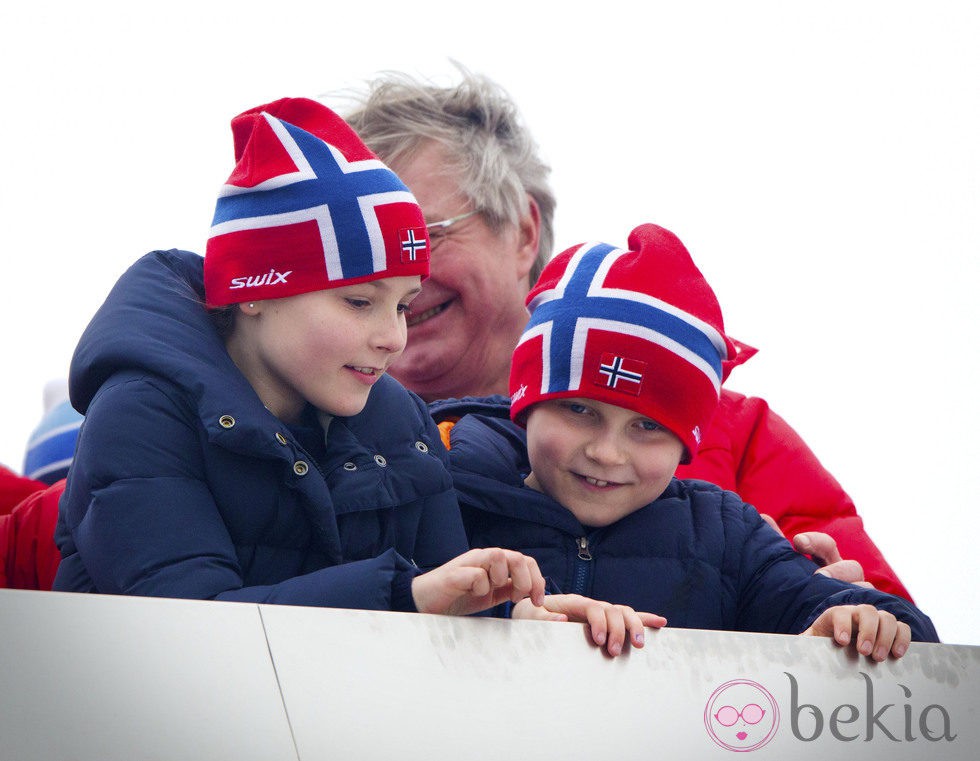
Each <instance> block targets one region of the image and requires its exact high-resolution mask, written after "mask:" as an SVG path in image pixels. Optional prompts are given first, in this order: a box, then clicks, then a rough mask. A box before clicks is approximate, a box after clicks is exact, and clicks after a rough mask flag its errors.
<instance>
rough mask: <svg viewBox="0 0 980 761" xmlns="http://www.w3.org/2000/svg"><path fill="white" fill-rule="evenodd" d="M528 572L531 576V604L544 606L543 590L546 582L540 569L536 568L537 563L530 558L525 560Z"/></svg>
mask: <svg viewBox="0 0 980 761" xmlns="http://www.w3.org/2000/svg"><path fill="white" fill-rule="evenodd" d="M527 567H528V572H529V573H530V574H531V592H530V597H531V602H532V603H534V604H535V605H544V590H545V586H547V582H545V580H544V575H543V574H542V573H541V569H540V568H538V561H537V560H535V559H534V558H532V557H528V558H527Z"/></svg>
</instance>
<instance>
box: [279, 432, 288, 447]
mask: <svg viewBox="0 0 980 761" xmlns="http://www.w3.org/2000/svg"><path fill="white" fill-rule="evenodd" d="M276 441H278V442H279V443H280V444H282V445H283V446H286V444H288V443H289V441H288V440H287V439H286V437H285V436H283V435H282V433H280V432H279V431H276Z"/></svg>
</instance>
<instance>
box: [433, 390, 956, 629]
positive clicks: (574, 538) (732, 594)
mask: <svg viewBox="0 0 980 761" xmlns="http://www.w3.org/2000/svg"><path fill="white" fill-rule="evenodd" d="M507 410H508V400H507V399H506V398H504V397H491V398H487V399H467V400H445V401H442V402H438V403H435V404H434V405H432V406H431V411H432V413H433V415H434V416H435V417H436V419H437V420H442V419H447V418H454V417H457V416H458V417H460V419H459V421H458V422H457V423H456V424H455V426H453V428H452V431H451V434H450V443H451V447H450V465H451V468H450V469H451V471H452V474H453V481H454V483H455V486H456V489H457V492H458V494H459V500H460V507H461V509H462V512H463V520H464V523H465V525H466V529H467V533H468V534H469V538H470V542H471V543H472V544H473V546H500V547H507V548H510V549H515V550H520V551H522V552H524V553H526V554H528V555H531V556H533V557H534V558H535V559H536V560H537V561H538V565H539V566H540V568H541V572H542V573H543V574H544V575H545V576H546V577H547V578H548V579H549V580H550V581H551V582H552V584H553V585H555V586H557V587H558V588H559V589H560V590H561V591H563V592H568V593H577V594H583V595H586V596H589V597H593V598H596V599H599V600H606V601H608V602H613V603H619V604H625V605H630V606H631V607H633V608H634V609H636V610H643V611H648V612H651V613H659V614H661V615H663V616H666V618H667V620H668V622H669V624H670V625H671V626H674V627H684V628H697V629H725V630H734V631H756V632H772V633H782V634H798V633H800V632H802V631H803V630H804V629H806V628H807V627H808V626H809V625H810V624H811V623H812V622H813V620H814V619H816V617H817V616H818V615H819V614H820V613H821V612H823V611H824V610H825V609H827V608H829V607H831V606H833V605H845V604H860V603H870V604H872V605H875V606H876V607H878V608H879V609H884V610H888V611H890V612H891V613H893V614H894V615H895V616H896V617H897V618H899V619H900V620H902V621H905V622H906V623H907V624H909V626H910V627H911V629H912V636H913V639H916V640H924V641H938V637H937V635H936V631H935V629H934V628H933V625H932V622H931V621H930V620H929V618H928V617H927V616H926V615H925V614H923V613H922V612H921V611H920V610H918V608H916V607H915V606H913V605H912V604H911V603H909V602H907V601H906V600H903V599H901V598H898V597H895V596H893V595H889V594H885V593H883V592H878V591H876V590H873V589H866V588H863V587H857V586H853V585H851V584H847V583H844V582H841V581H837V580H836V579H830V578H827V577H826V576H823V575H821V574H816V575H815V574H814V573H813V572H814V571H815V570H816V566H815V565H814V564H813V563H812V562H811V561H809V560H808V559H807V558H805V557H804V556H802V555H800V554H798V553H797V552H795V551H794V550H793V548H792V547H791V545H790V544H789V542H788V541H786V540H785V539H783V538H782V537H781V536H779V535H778V534H777V533H776V532H775V531H773V530H772V528H770V527H769V525H768V524H766V523H765V522H764V521H763V520H762V519H761V518H760V517H759V514H758V513H757V512H756V510H755V508H753V507H752V506H750V505H747V504H745V503H744V502H742V500H741V499H739V497H738V495H737V494H734V493H732V492H728V491H723V490H722V489H720V488H718V487H717V486H714V485H712V484H709V483H707V482H704V481H693V480H692V481H681V480H678V479H676V478H675V479H673V480H672V481H671V483H670V484H669V486H668V487H667V489H666V491H665V492H664V493H663V494H662V495H661V496H660V497H659V498H658V499H657V500H655V501H654V502H652V503H651V504H649V505H646V506H645V507H642V508H640V509H639V510H637V511H636V512H634V513H631V514H629V515H627V516H626V517H624V518H622V519H620V520H619V521H617V522H615V523H613V524H611V525H609V526H606V527H603V528H588V527H586V526H583V525H582V524H581V523H580V522H579V521H578V519H576V518H575V516H574V515H573V514H572V513H571V512H570V511H569V510H567V509H565V508H564V507H562V506H561V505H560V504H558V503H557V502H555V501H554V500H553V499H551V498H550V497H548V496H547V495H545V494H542V493H540V492H537V491H535V490H533V489H530V488H528V487H527V486H525V485H524V478H525V477H526V476H527V474H528V472H529V470H530V466H529V464H528V459H527V444H526V434H525V431H524V430H523V429H522V428H520V427H518V426H516V425H514V424H513V423H512V422H511V421H510V420H509V419H508V417H507Z"/></svg>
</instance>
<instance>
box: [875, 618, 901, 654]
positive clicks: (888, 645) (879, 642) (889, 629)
mask: <svg viewBox="0 0 980 761" xmlns="http://www.w3.org/2000/svg"><path fill="white" fill-rule="evenodd" d="M896 634H898V619H897V618H895V616H893V615H892V614H891V613H888V612H886V611H883V610H879V611H878V633H877V635H876V636H875V642H874V649H873V650H872V651H871V657H872V658H873V659H874V660H876V661H879V662H880V661H883V660H885V659H886V658H887V657H888V653H890V652H891V649H892V642H894V641H895V635H896Z"/></svg>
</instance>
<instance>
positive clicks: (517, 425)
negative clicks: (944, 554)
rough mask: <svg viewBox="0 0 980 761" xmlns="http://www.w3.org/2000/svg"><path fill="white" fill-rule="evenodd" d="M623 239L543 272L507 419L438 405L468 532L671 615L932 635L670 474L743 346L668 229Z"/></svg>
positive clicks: (867, 635)
mask: <svg viewBox="0 0 980 761" xmlns="http://www.w3.org/2000/svg"><path fill="white" fill-rule="evenodd" d="M629 248H630V250H628V251H624V250H621V249H616V248H614V247H613V246H609V245H607V244H584V245H581V246H577V247H574V248H572V249H569V250H568V251H566V252H564V253H563V254H561V255H559V256H558V257H556V258H555V259H553V260H552V261H551V262H550V263H549V264H548V266H547V267H546V268H545V270H544V272H543V273H542V275H541V278H540V279H539V280H538V283H537V285H536V286H535V287H534V288H533V289H532V290H531V292H530V294H529V295H528V301H527V305H528V309H529V311H530V312H531V319H530V321H529V323H528V325H527V327H526V329H525V331H524V334H523V335H522V337H521V340H520V342H519V344H518V346H517V348H516V350H515V352H514V357H513V362H512V366H511V378H510V391H511V399H510V404H509V419H508V415H507V413H508V404H507V400H506V399H505V398H503V397H496V398H487V399H482V400H473V399H470V400H459V401H455V400H450V401H448V402H443V403H440V404H437V405H435V406H434V407H433V413H434V414H436V415H437V416H439V415H454V414H455V415H460V414H462V417H461V419H460V420H459V422H457V423H456V425H455V426H454V427H453V428H452V430H451V434H450V443H451V448H450V460H451V465H452V472H453V480H454V483H455V487H456V489H457V492H458V494H459V496H460V502H461V505H462V507H463V511H464V520H465V522H466V527H467V531H468V534H469V537H470V541H471V543H472V545H473V546H500V547H509V548H512V549H517V550H520V551H522V552H524V553H527V554H529V555H532V556H533V557H534V558H535V559H536V560H537V561H538V564H539V566H540V568H541V570H542V572H543V573H544V575H545V576H546V577H549V578H550V580H551V581H552V582H553V583H554V584H556V585H557V586H558V587H559V588H560V589H561V591H562V592H563V593H571V594H572V595H586V596H588V597H591V598H595V599H598V600H606V601H609V602H610V603H617V604H624V605H629V606H632V607H633V608H635V609H636V610H638V611H653V612H655V613H659V614H663V615H664V616H666V617H667V619H668V620H669V621H670V622H671V623H672V624H673V625H675V626H682V627H691V628H702V629H730V630H740V631H760V632H774V633H786V634H801V633H802V634H809V635H819V636H833V638H834V640H835V642H837V643H839V644H841V645H847V644H849V643H850V642H851V641H852V640H853V641H855V642H856V646H857V649H858V651H859V652H860V653H862V654H864V655H866V656H869V657H871V658H873V659H875V660H879V661H880V660H884V659H885V658H887V657H888V656H889V654H891V655H892V656H893V657H901V656H902V655H903V654H904V653H905V652H906V650H907V648H908V644H909V642H910V640H912V639H916V640H927V641H937V639H938V638H937V635H936V631H935V629H934V628H933V626H932V623H931V621H930V620H929V618H928V617H927V616H925V615H924V614H923V613H922V612H921V611H919V610H918V609H917V608H915V607H914V606H913V605H911V604H910V603H908V602H907V601H905V600H902V599H900V598H898V597H894V596H892V595H888V594H885V593H883V592H879V591H876V590H874V589H867V588H863V587H858V586H853V585H850V584H847V583H844V582H841V581H838V580H836V579H831V578H828V577H826V576H823V575H820V574H816V575H814V573H813V571H814V570H815V568H816V566H815V565H814V564H813V563H811V562H810V561H809V560H808V559H807V558H805V557H804V556H802V555H799V554H798V553H796V552H795V551H794V550H793V548H792V547H791V546H790V544H789V543H788V542H787V541H786V540H785V539H783V538H782V537H781V536H779V535H778V534H777V533H776V532H775V531H774V530H773V529H772V528H770V527H769V526H768V525H767V524H766V523H765V522H764V521H763V520H762V519H761V518H760V517H759V514H758V513H757V512H756V510H755V509H754V508H753V507H752V506H750V505H747V504H745V503H744V502H742V500H741V499H740V498H739V497H738V496H737V495H736V494H734V493H731V492H727V491H723V490H722V489H719V488H718V487H716V486H713V485H711V484H708V483H706V482H702V481H682V480H678V479H676V478H674V477H673V473H674V469H675V468H676V467H677V465H678V463H679V462H687V461H689V460H690V458H691V456H692V454H693V453H695V452H697V448H698V442H699V440H700V438H701V434H702V432H703V431H704V430H706V428H707V426H708V425H709V424H710V421H711V416H712V414H713V412H714V410H715V407H716V405H717V403H718V395H719V389H720V387H721V382H722V380H723V378H724V377H725V375H726V374H727V371H728V370H729V369H730V367H731V366H732V364H733V362H734V361H735V358H736V350H735V346H734V344H733V342H732V341H731V339H729V338H728V337H727V336H726V335H725V332H724V325H723V321H722V315H721V310H720V308H719V306H718V302H717V299H716V298H715V295H714V293H713V292H712V290H711V288H710V286H709V285H708V284H707V282H706V281H705V280H704V277H703V276H702V275H701V273H700V271H699V270H698V269H697V267H696V266H695V265H694V263H693V261H692V260H691V257H690V254H689V253H688V252H687V250H686V249H685V248H684V246H683V244H682V243H681V242H680V241H679V240H678V239H677V238H676V237H675V236H674V235H673V234H672V233H670V232H669V231H667V230H664V229H663V228H660V227H657V226H655V225H643V226H641V227H639V228H637V229H636V230H634V231H633V233H632V234H631V235H630V237H629ZM463 413H469V414H463ZM572 600H573V598H569V601H568V604H569V605H572V604H574V603H573V602H572ZM563 605H564V603H563V602H562V597H561V596H557V597H552V598H551V599H550V600H549V601H548V602H547V603H546V606H547V607H548V608H549V609H551V610H552V611H560V610H562V609H563ZM630 634H631V639H632V640H633V641H634V642H636V641H637V639H636V638H637V636H638V635H639V636H642V633H641V632H637V631H631V632H630Z"/></svg>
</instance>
